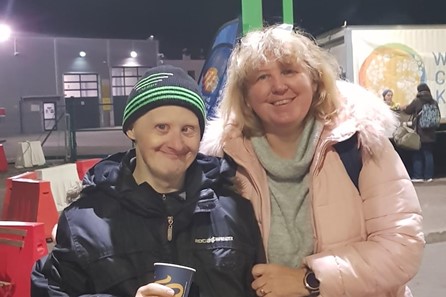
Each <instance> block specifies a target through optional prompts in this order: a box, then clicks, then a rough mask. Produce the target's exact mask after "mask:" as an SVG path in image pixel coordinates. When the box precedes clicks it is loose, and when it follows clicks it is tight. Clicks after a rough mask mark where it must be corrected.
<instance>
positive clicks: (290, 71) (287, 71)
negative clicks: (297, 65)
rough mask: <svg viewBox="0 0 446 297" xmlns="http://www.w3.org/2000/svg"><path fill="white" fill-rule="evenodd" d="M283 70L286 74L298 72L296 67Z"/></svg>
mask: <svg viewBox="0 0 446 297" xmlns="http://www.w3.org/2000/svg"><path fill="white" fill-rule="evenodd" d="M282 72H283V74H285V75H288V74H293V73H296V71H295V70H294V69H285V70H283V71H282Z"/></svg>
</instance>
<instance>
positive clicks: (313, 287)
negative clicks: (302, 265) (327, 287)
mask: <svg viewBox="0 0 446 297" xmlns="http://www.w3.org/2000/svg"><path fill="white" fill-rule="evenodd" d="M304 285H305V288H307V290H308V292H310V295H309V296H318V295H319V285H320V282H319V280H318V279H317V278H316V275H315V274H314V272H313V271H312V270H311V269H309V268H307V272H305V276H304Z"/></svg>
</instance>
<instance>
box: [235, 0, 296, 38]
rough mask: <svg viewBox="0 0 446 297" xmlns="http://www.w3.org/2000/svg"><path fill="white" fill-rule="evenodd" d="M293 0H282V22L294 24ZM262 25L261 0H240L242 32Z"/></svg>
mask: <svg viewBox="0 0 446 297" xmlns="http://www.w3.org/2000/svg"><path fill="white" fill-rule="evenodd" d="M293 1H294V0H282V13H283V18H282V19H283V23H286V24H291V25H293V24H294V14H293ZM262 27H263V13H262V0H242V31H243V32H242V33H243V35H244V34H246V33H248V32H249V31H251V30H255V29H260V28H262Z"/></svg>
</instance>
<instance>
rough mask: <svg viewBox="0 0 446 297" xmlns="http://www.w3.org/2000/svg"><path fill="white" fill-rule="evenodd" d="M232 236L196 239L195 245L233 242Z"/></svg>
mask: <svg viewBox="0 0 446 297" xmlns="http://www.w3.org/2000/svg"><path fill="white" fill-rule="evenodd" d="M233 240H234V238H233V237H232V236H220V237H214V236H212V237H209V238H195V243H214V242H219V241H233Z"/></svg>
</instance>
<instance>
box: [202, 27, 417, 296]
mask: <svg viewBox="0 0 446 297" xmlns="http://www.w3.org/2000/svg"><path fill="white" fill-rule="evenodd" d="M336 69H338V66H337V64H336V62H335V61H334V59H333V58H332V57H331V56H329V54H328V53H326V52H325V51H324V50H323V49H321V48H319V47H318V46H317V45H316V44H315V43H314V41H313V40H311V39H309V38H308V37H306V36H305V34H304V33H303V32H300V31H298V30H286V29H284V27H282V26H272V27H266V28H264V29H262V30H257V31H252V32H250V33H248V34H247V35H246V36H245V37H243V38H242V39H241V40H240V42H239V44H238V45H237V46H236V47H235V49H234V51H233V53H232V55H231V58H230V61H229V65H228V73H227V82H226V85H225V88H224V90H223V94H222V99H221V102H220V105H219V111H218V117H217V118H215V119H213V120H211V121H210V122H209V124H208V127H207V129H206V134H205V136H204V138H203V141H202V143H201V150H202V151H203V152H206V153H210V154H214V155H220V156H223V155H227V156H230V157H231V158H232V159H233V160H234V161H235V162H236V163H237V164H238V167H237V175H236V183H235V184H236V185H238V187H239V189H240V191H241V193H242V196H244V197H246V198H248V199H250V201H251V202H252V204H253V205H254V211H255V213H256V217H257V222H258V224H259V226H260V228H261V231H262V236H263V241H264V246H265V249H266V253H267V258H268V263H267V264H258V265H256V266H255V267H254V268H253V270H252V273H253V275H254V277H255V281H254V282H253V283H252V287H253V288H254V289H255V290H256V292H257V295H258V296H267V297H290V296H293V297H300V296H319V295H320V296H324V297H341V296H361V297H365V296H373V297H389V296H393V297H403V296H405V297H409V296H411V293H410V290H409V288H408V287H407V286H406V284H407V282H408V281H409V280H410V279H411V278H412V277H413V276H414V275H415V274H416V273H417V271H418V269H419V267H420V263H421V258H422V253H423V248H424V244H425V242H424V236H423V232H422V215H421V209H420V204H419V201H418V198H417V194H416V192H415V189H414V186H413V184H412V183H411V181H410V178H409V176H408V173H407V171H406V169H405V167H404V165H403V163H402V162H401V159H400V157H399V156H398V154H397V153H396V152H395V150H394V148H393V146H392V145H391V143H390V141H389V139H388V137H387V136H386V134H385V133H386V131H393V129H395V127H396V126H397V120H396V118H395V114H394V113H393V112H392V111H391V110H390V109H389V108H388V107H387V105H386V104H385V103H384V102H383V100H382V99H380V98H378V97H376V96H374V95H372V94H371V93H370V92H368V91H366V90H365V89H363V88H362V87H360V86H357V85H354V84H350V83H347V82H341V81H339V82H337V81H336V79H337V73H336ZM355 138H356V139H357V145H355V147H353V148H354V149H357V150H359V152H357V153H358V155H359V154H360V158H358V159H356V160H354V159H351V161H353V164H350V166H349V167H351V166H352V165H353V166H356V167H360V166H361V164H359V163H362V169H361V170H360V173H359V178H358V188H357V187H356V186H355V184H354V182H353V178H351V177H350V176H349V174H347V170H346V169H347V167H346V166H344V164H343V161H342V160H341V159H340V155H339V154H338V152H337V150H336V149H335V145H337V144H344V143H346V142H347V141H350V140H352V139H355ZM355 163H356V164H355ZM358 171H359V170H358Z"/></svg>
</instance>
